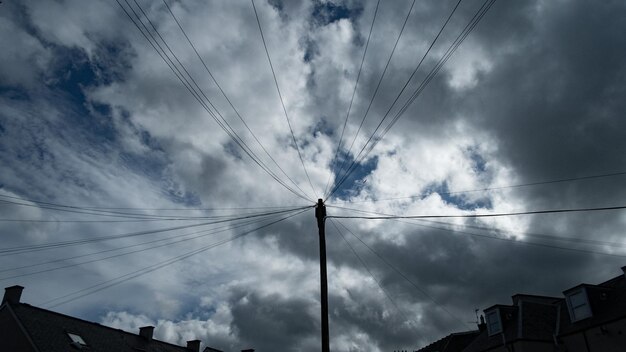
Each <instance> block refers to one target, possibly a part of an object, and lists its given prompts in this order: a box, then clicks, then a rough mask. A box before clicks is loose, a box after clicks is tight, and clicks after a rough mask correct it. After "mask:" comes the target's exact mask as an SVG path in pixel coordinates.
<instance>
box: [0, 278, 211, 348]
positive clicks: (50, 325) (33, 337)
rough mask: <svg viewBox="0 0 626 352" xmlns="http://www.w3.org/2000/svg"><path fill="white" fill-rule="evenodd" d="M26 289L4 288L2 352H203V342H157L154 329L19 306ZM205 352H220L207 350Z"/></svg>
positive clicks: (0, 325) (0, 317)
mask: <svg viewBox="0 0 626 352" xmlns="http://www.w3.org/2000/svg"><path fill="white" fill-rule="evenodd" d="M22 290H23V287H21V286H12V287H7V288H5V293H4V298H3V299H2V305H0V351H7V352H8V351H11V352H68V351H74V350H84V351H88V352H111V351H116V352H142V351H144V352H200V340H192V341H187V346H184V347H183V346H177V345H174V344H171V343H168V342H164V341H159V340H157V339H154V338H153V336H152V334H153V332H154V327H153V326H144V327H142V328H140V329H139V334H133V333H130V332H126V331H123V330H120V329H114V328H111V327H107V326H104V325H100V324H98V323H94V322H90V321H86V320H82V319H78V318H75V317H71V316H69V315H64V314H60V313H57V312H53V311H50V310H46V309H42V308H38V307H35V306H31V305H29V304H26V303H22V302H20V298H21V296H22ZM203 352H221V351H220V350H217V349H214V348H211V347H206V348H205V349H204V350H203Z"/></svg>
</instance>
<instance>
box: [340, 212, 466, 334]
mask: <svg viewBox="0 0 626 352" xmlns="http://www.w3.org/2000/svg"><path fill="white" fill-rule="evenodd" d="M337 222H338V223H339V225H340V226H341V227H343V228H344V229H345V230H346V231H348V232H349V233H350V234H351V235H352V236H354V238H356V239H357V240H358V241H359V242H361V243H362V244H363V245H364V246H365V247H366V248H367V249H369V250H370V252H372V253H373V254H374V255H375V256H377V257H378V258H379V259H380V260H381V261H382V262H383V263H385V264H386V265H387V266H388V267H390V268H391V269H393V270H394V271H395V272H396V273H398V275H400V277H402V278H403V279H404V280H406V281H407V282H408V283H409V284H410V285H411V286H413V287H414V288H415V289H416V290H417V291H419V292H420V293H421V294H422V295H423V296H424V297H426V298H428V299H429V300H430V301H431V302H433V303H434V304H435V305H436V306H437V307H439V308H440V309H441V310H443V311H444V312H446V314H448V315H449V316H450V317H452V318H453V319H454V320H456V321H457V322H458V323H459V324H461V325H463V327H467V326H468V325H467V323H465V321H464V320H463V319H461V318H459V317H457V316H456V314H454V313H452V312H451V311H449V310H448V309H447V308H446V307H445V306H444V305H443V304H441V303H439V302H438V301H437V300H436V299H435V298H434V297H432V296H431V295H429V294H428V292H426V291H425V290H424V289H422V288H421V287H419V286H418V285H417V284H416V283H415V282H413V280H411V279H409V278H408V277H407V276H406V275H405V274H404V273H403V272H402V271H401V270H400V269H398V268H397V267H395V266H394V265H393V264H391V263H390V262H389V261H388V260H387V259H385V257H383V256H382V255H380V254H379V253H378V252H376V251H375V250H374V249H373V248H372V247H371V246H370V245H368V244H367V243H366V242H365V241H363V240H362V239H361V238H360V237H359V236H357V235H356V234H355V233H354V232H353V231H352V230H350V229H349V228H348V227H346V226H345V225H344V224H343V223H342V222H341V221H337Z"/></svg>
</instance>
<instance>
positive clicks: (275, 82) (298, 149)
mask: <svg viewBox="0 0 626 352" xmlns="http://www.w3.org/2000/svg"><path fill="white" fill-rule="evenodd" d="M250 2H252V8H253V9H254V16H255V17H256V22H257V24H258V25H259V32H260V33H261V40H262V41H263V48H264V49H265V54H266V55H267V61H268V62H269V64H270V69H271V70H272V77H274V84H275V85H276V90H277V91H278V98H279V99H280V104H281V106H282V107H283V112H284V113H285V118H286V119H287V125H289V131H290V132H291V138H292V139H293V144H295V146H296V151H297V152H298V157H299V158H300V163H302V168H303V169H304V173H305V174H306V178H307V180H309V185H310V186H311V189H312V190H313V194H314V195H315V197H316V198H317V193H316V192H315V187H313V183H312V182H311V178H310V177H309V172H308V171H307V169H306V166H304V159H303V158H302V154H301V153H300V147H299V146H298V142H297V141H296V136H295V134H294V133H293V128H292V127H291V122H290V121H289V114H287V108H286V107H285V102H284V101H283V95H282V93H281V92H280V87H279V86H278V80H277V79H276V72H274V65H272V59H271V58H270V52H269V50H267V44H266V43H265V36H264V35H263V28H261V21H260V20H259V14H258V13H257V11H256V6H255V5H254V0H250Z"/></svg>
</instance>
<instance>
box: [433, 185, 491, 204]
mask: <svg viewBox="0 0 626 352" xmlns="http://www.w3.org/2000/svg"><path fill="white" fill-rule="evenodd" d="M433 193H437V194H439V196H440V197H441V199H442V200H443V201H444V202H446V203H448V204H452V205H454V206H455V207H457V208H459V209H461V210H476V209H479V208H482V209H491V208H493V205H492V203H491V199H490V198H489V197H487V196H483V197H478V198H476V194H475V193H472V197H471V198H473V200H470V197H468V196H467V194H465V193H454V190H450V188H449V187H448V182H446V181H444V182H441V183H437V184H432V185H429V186H428V187H426V189H425V190H424V193H423V194H424V196H428V195H430V194H433Z"/></svg>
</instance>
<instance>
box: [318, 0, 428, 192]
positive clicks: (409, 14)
mask: <svg viewBox="0 0 626 352" xmlns="http://www.w3.org/2000/svg"><path fill="white" fill-rule="evenodd" d="M414 6H415V0H413V2H412V3H411V7H410V8H409V11H408V12H407V14H406V17H405V18H404V23H403V24H402V28H401V29H400V33H399V34H398V37H397V38H396V42H395V43H394V45H393V49H392V50H391V54H390V55H389V58H388V59H387V63H386V64H385V68H384V69H383V72H382V74H381V75H380V78H379V79H378V83H377V84H376V89H374V94H372V98H371V99H370V102H369V104H368V106H367V109H366V110H365V114H363V118H362V119H361V123H360V124H359V128H358V129H357V130H356V133H355V134H354V138H353V139H352V142H351V143H350V148H348V152H347V153H346V155H350V152H351V151H352V148H353V147H354V142H356V139H357V137H358V136H359V132H360V131H361V128H363V124H364V123H365V119H366V118H367V114H368V113H369V111H370V109H371V107H372V104H373V103H374V99H375V98H376V95H377V94H378V90H379V89H380V85H381V84H382V82H383V79H384V78H385V74H386V73H387V69H388V68H389V64H390V63H391V59H392V58H393V54H394V53H395V52H396V48H397V47H398V43H399V42H400V38H401V37H402V33H404V28H405V27H406V24H407V22H408V20H409V17H410V16H411V11H413V7H414ZM355 90H356V87H355ZM350 104H352V103H350ZM346 161H347V158H344V159H343V161H342V163H341V166H340V167H339V172H338V173H337V174H338V175H340V174H341V171H343V169H344V167H345V166H346ZM324 196H325V197H326V198H327V197H328V193H327V191H326V190H324Z"/></svg>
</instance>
